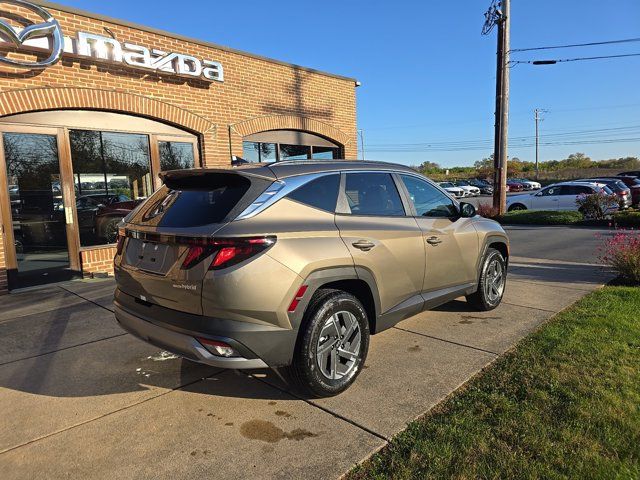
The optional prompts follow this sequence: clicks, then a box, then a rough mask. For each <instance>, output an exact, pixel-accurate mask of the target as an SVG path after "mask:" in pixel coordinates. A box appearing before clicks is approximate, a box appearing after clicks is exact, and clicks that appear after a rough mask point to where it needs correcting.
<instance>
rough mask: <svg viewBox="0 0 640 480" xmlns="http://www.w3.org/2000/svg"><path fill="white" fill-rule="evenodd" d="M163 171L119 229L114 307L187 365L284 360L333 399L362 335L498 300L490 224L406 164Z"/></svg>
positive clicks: (269, 364)
mask: <svg viewBox="0 0 640 480" xmlns="http://www.w3.org/2000/svg"><path fill="white" fill-rule="evenodd" d="M161 177H162V179H163V182H164V185H163V186H162V187H161V188H159V189H158V190H157V191H156V192H155V193H154V194H153V195H152V196H151V197H149V199H148V200H146V201H145V203H144V204H142V206H141V207H140V208H139V209H136V210H134V211H133V212H132V213H131V214H129V215H128V216H127V217H126V218H125V219H124V221H123V223H122V224H121V225H120V226H119V232H118V233H119V235H118V244H117V248H116V255H115V259H114V271H115V280H116V286H117V288H116V290H115V298H114V311H115V316H116V319H117V320H118V322H119V324H120V325H121V326H122V327H123V328H124V329H125V330H127V331H128V332H130V333H132V334H133V335H135V336H137V337H139V338H141V339H142V340H144V341H146V342H148V343H150V344H152V345H155V346H157V347H159V348H161V349H163V350H167V351H170V352H172V353H175V354H177V355H180V356H182V357H186V358H188V359H190V360H192V361H196V362H200V363H204V364H208V365H212V366H214V367H219V368H231V369H242V368H244V369H254V368H278V367H283V368H287V370H288V373H289V375H290V377H291V378H292V380H294V381H295V382H296V383H297V384H298V385H299V387H300V388H302V389H303V390H305V391H306V392H308V394H310V395H314V396H330V395H336V394H338V393H340V392H342V391H344V390H345V389H346V388H348V387H349V386H350V385H351V384H352V383H353V382H354V381H355V379H356V377H357V376H358V374H359V373H360V372H361V371H362V370H363V366H364V363H365V360H366V358H367V352H368V349H369V339H370V335H371V334H375V333H378V332H381V331H383V330H385V329H388V328H390V327H392V326H393V325H395V324H396V323H398V322H400V321H401V320H403V319H405V318H408V317H410V316H413V315H415V314H417V313H419V312H421V311H423V310H426V309H430V308H434V307H436V306H438V305H441V304H443V303H446V302H448V301H450V300H453V299H455V298H458V297H459V296H461V295H462V296H466V299H467V302H468V303H469V304H470V306H472V307H473V308H476V309H479V310H483V311H487V310H492V309H494V308H496V307H497V306H498V305H499V304H500V302H501V300H502V296H503V293H504V290H505V285H506V280H507V265H508V260H509V259H508V255H509V240H508V238H507V235H506V234H505V232H504V230H503V229H502V227H501V226H500V225H499V224H498V223H497V222H494V221H493V220H489V219H486V218H483V217H481V216H479V215H477V214H476V210H475V208H474V206H473V205H471V204H469V203H458V202H457V201H456V200H454V199H452V198H451V197H450V196H449V195H447V194H446V193H445V192H444V191H442V190H441V189H440V187H438V186H437V185H435V184H434V183H432V182H430V181H429V180H428V179H427V178H425V177H423V176H422V175H420V174H418V173H416V172H415V171H414V170H412V169H411V168H409V167H406V166H403V165H394V164H384V163H374V162H365V161H357V162H349V161H343V162H335V161H334V162H330V161H327V162H321V161H317V162H313V163H311V162H286V161H283V162H277V163H274V164H270V165H268V166H265V165H256V166H247V167H241V168H228V169H195V170H174V171H170V172H164V173H162V174H161ZM378 347H382V348H389V346H388V345H387V346H385V345H378ZM405 351H406V345H404V346H403V348H402V349H398V350H397V352H396V354H397V355H400V356H402V355H405ZM382 367H383V368H384V366H382ZM387 367H388V366H387ZM389 374H391V375H392V374H393V372H392V371H391V369H390V370H389Z"/></svg>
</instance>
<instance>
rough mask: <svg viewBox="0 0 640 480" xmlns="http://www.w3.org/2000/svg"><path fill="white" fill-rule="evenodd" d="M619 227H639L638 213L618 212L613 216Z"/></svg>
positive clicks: (639, 213)
mask: <svg viewBox="0 0 640 480" xmlns="http://www.w3.org/2000/svg"><path fill="white" fill-rule="evenodd" d="M613 220H614V223H615V224H616V225H617V226H619V227H636V228H638V227H640V212H618V213H616V214H615V215H614V216H613Z"/></svg>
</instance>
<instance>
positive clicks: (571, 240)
mask: <svg viewBox="0 0 640 480" xmlns="http://www.w3.org/2000/svg"><path fill="white" fill-rule="evenodd" d="M522 193H523V192H517V193H516V192H514V193H508V194H507V195H508V196H511V195H521V194H522ZM524 193H526V192H524ZM461 201H463V202H467V203H471V204H472V205H474V206H475V207H476V208H477V207H478V205H480V204H491V202H492V197H491V196H489V195H481V196H479V197H469V198H464V199H461ZM505 230H506V231H507V233H508V234H509V238H510V239H511V255H512V256H518V257H528V258H543V259H547V260H562V261H566V262H577V263H602V262H601V261H600V260H599V258H598V257H599V255H600V252H599V250H598V249H599V248H600V247H601V246H602V244H603V243H604V241H605V239H606V238H607V237H610V236H612V235H613V234H614V231H613V230H611V229H607V228H585V227H562V226H546V227H545V226H536V225H518V226H516V225H514V226H505Z"/></svg>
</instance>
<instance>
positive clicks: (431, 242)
mask: <svg viewBox="0 0 640 480" xmlns="http://www.w3.org/2000/svg"><path fill="white" fill-rule="evenodd" d="M427 243H428V244H429V245H434V246H435V245H439V244H440V243H442V240H440V239H439V238H438V237H429V238H427Z"/></svg>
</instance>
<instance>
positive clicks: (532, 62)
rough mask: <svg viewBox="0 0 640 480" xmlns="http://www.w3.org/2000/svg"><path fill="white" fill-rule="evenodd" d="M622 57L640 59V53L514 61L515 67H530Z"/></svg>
mask: <svg viewBox="0 0 640 480" xmlns="http://www.w3.org/2000/svg"><path fill="white" fill-rule="evenodd" d="M622 57H640V53H626V54H623V55H602V56H599V57H577V58H561V59H558V60H512V61H511V63H512V64H514V65H518V64H522V63H528V64H530V65H554V64H556V63H565V62H580V61H583V60H601V59H603V58H622Z"/></svg>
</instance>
